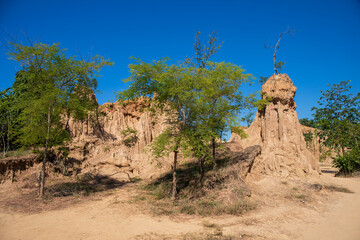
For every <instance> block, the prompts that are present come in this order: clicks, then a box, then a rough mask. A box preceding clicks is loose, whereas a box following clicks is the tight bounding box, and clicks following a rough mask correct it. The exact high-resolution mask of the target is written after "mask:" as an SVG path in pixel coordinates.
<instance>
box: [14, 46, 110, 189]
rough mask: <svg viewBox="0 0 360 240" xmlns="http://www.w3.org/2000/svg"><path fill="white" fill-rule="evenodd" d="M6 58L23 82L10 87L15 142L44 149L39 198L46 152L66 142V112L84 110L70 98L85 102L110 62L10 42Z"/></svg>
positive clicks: (43, 182)
mask: <svg viewBox="0 0 360 240" xmlns="http://www.w3.org/2000/svg"><path fill="white" fill-rule="evenodd" d="M9 55H10V58H11V59H13V60H15V61H17V62H19V63H20V65H21V67H22V71H21V75H22V78H23V79H26V81H20V82H16V84H14V86H13V91H14V92H15V93H21V95H20V96H19V97H17V99H16V104H17V108H18V109H21V112H20V114H19V117H18V123H19V125H20V128H19V137H18V141H19V142H20V143H21V145H22V146H25V147H28V146H32V147H42V148H43V149H44V155H43V162H42V169H41V173H40V177H39V178H40V179H39V182H40V186H39V195H40V196H43V195H44V186H45V163H46V161H47V159H48V151H49V149H50V148H52V147H53V146H56V145H61V144H64V143H65V142H66V141H67V140H69V139H70V135H69V133H68V131H67V130H66V129H65V127H64V121H63V120H62V117H64V116H65V115H66V114H70V113H72V114H73V116H75V117H76V116H78V115H79V112H84V111H86V109H84V106H82V105H81V104H79V103H80V102H79V101H75V100H74V99H79V98H82V99H84V101H86V100H88V101H89V95H90V94H92V93H93V91H94V90H95V89H96V87H97V80H96V78H97V77H98V76H99V72H100V70H101V69H102V68H103V67H104V66H106V65H111V62H109V60H106V59H104V58H102V57H100V56H95V57H94V58H92V59H91V60H89V61H84V60H77V59H76V57H67V56H66V55H65V50H63V49H60V47H59V45H58V44H52V45H47V44H43V43H31V44H30V45H23V44H18V43H10V52H9ZM84 101H83V102H84ZM80 115H83V114H80Z"/></svg>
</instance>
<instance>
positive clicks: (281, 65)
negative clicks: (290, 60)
mask: <svg viewBox="0 0 360 240" xmlns="http://www.w3.org/2000/svg"><path fill="white" fill-rule="evenodd" d="M285 63H286V62H284V61H279V62H276V63H275V68H276V69H277V70H278V72H279V73H280V72H281V70H282V69H283V67H284V65H285Z"/></svg>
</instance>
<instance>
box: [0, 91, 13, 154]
mask: <svg viewBox="0 0 360 240" xmlns="http://www.w3.org/2000/svg"><path fill="white" fill-rule="evenodd" d="M10 107H11V96H10V89H6V90H3V91H1V92H0V138H1V142H0V146H1V147H2V152H3V157H4V158H5V157H6V153H7V152H8V151H9V148H10V138H11V136H10V131H11V117H12V115H11V109H10Z"/></svg>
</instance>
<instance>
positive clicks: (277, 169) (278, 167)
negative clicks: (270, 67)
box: [230, 74, 319, 177]
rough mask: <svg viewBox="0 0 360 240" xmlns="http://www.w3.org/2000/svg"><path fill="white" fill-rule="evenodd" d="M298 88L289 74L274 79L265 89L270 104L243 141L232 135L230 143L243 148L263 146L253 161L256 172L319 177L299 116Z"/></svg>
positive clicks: (284, 175) (259, 113) (265, 95)
mask: <svg viewBox="0 0 360 240" xmlns="http://www.w3.org/2000/svg"><path fill="white" fill-rule="evenodd" d="M295 93H296V87H295V86H294V85H293V83H292V81H291V79H290V78H289V76H288V75H286V74H279V75H273V76H271V77H270V78H269V79H268V80H267V81H266V83H265V84H264V85H263V87H262V98H263V99H268V100H270V103H269V104H267V105H266V106H264V108H263V109H259V110H258V112H257V114H256V117H255V120H254V122H253V123H252V124H251V126H250V127H249V128H247V129H244V131H245V132H246V133H247V135H248V137H247V138H245V139H241V138H240V136H238V135H236V134H234V133H233V134H232V137H231V139H230V142H233V143H235V142H236V143H238V144H239V145H241V146H242V147H243V148H247V147H249V146H253V145H260V146H261V147H262V151H261V154H260V155H259V156H258V157H257V159H256V160H255V161H254V165H253V167H252V171H253V172H258V173H262V174H270V175H276V176H281V177H288V176H290V177H291V176H292V177H306V176H309V175H317V173H318V172H319V166H318V162H317V161H316V159H315V157H314V155H313V154H311V153H310V152H309V150H308V149H307V148H306V142H305V139H304V136H303V132H302V129H301V126H300V123H299V120H298V117H297V114H296V111H295V109H296V103H295V101H294V97H295Z"/></svg>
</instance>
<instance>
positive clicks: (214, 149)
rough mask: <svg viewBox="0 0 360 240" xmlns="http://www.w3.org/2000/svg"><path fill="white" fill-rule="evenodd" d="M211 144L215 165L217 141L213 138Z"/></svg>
mask: <svg viewBox="0 0 360 240" xmlns="http://www.w3.org/2000/svg"><path fill="white" fill-rule="evenodd" d="M211 144H212V155H213V161H214V163H215V155H216V139H215V138H213V139H212V140H211Z"/></svg>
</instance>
